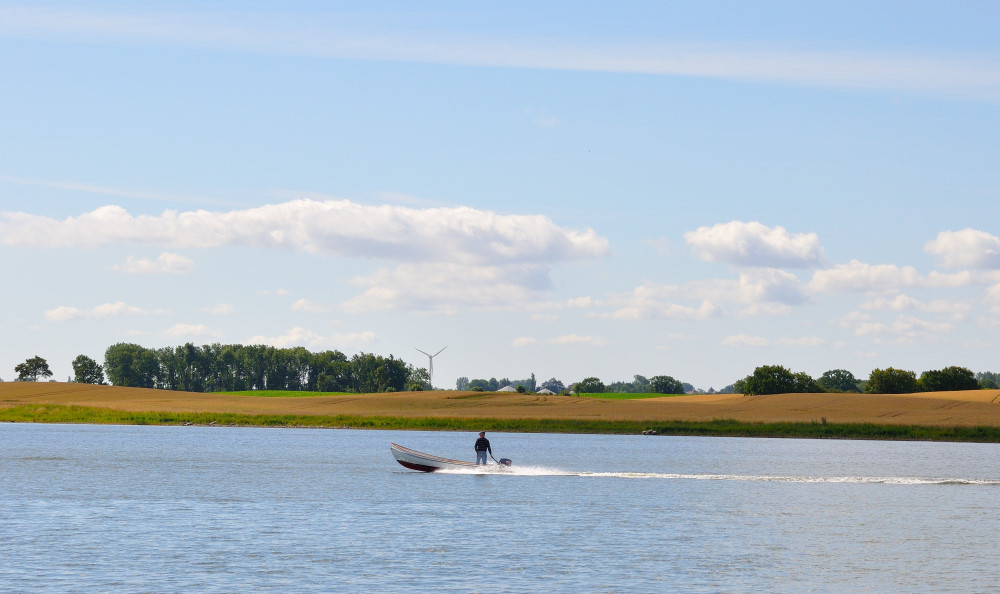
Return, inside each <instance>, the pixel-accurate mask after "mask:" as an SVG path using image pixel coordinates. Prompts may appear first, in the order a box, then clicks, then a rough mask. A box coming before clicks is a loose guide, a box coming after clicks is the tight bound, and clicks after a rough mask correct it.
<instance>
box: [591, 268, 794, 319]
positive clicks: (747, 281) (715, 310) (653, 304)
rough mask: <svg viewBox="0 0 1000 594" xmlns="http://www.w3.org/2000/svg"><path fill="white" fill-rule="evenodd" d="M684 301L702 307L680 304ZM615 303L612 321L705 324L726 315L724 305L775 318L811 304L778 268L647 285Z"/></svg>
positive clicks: (747, 313)
mask: <svg viewBox="0 0 1000 594" xmlns="http://www.w3.org/2000/svg"><path fill="white" fill-rule="evenodd" d="M682 299H691V300H695V301H696V302H700V305H697V306H695V305H684V304H680V303H677V301H678V300H682ZM615 301H616V302H617V303H619V304H620V305H619V307H618V309H616V310H615V311H614V313H613V314H611V316H610V317H612V318H617V319H673V320H703V319H706V318H711V317H715V316H720V315H723V314H724V313H725V311H724V310H723V308H722V307H721V306H720V305H719V303H722V302H730V303H741V304H744V305H746V306H747V307H746V308H744V309H743V310H742V312H741V314H742V315H762V314H763V315H774V314H779V313H786V312H788V311H789V310H790V309H791V306H794V305H799V304H801V303H804V302H806V301H808V296H807V295H806V294H805V291H804V287H803V284H802V282H801V281H800V280H799V278H798V277H797V276H795V275H794V274H792V273H790V272H786V271H784V270H778V269H775V268H752V269H749V270H744V271H742V272H741V273H740V275H739V278H738V279H708V280H699V281H692V282H690V283H686V284H684V285H660V284H656V283H649V282H647V283H644V284H642V285H640V286H638V287H636V288H635V289H633V290H632V292H630V293H627V294H624V295H620V296H618V297H617V298H615Z"/></svg>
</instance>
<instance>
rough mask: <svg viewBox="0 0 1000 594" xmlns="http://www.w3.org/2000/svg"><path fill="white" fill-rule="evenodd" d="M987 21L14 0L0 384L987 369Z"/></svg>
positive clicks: (1, 227) (627, 9)
mask: <svg viewBox="0 0 1000 594" xmlns="http://www.w3.org/2000/svg"><path fill="white" fill-rule="evenodd" d="M997 12H998V9H997V8H995V7H994V6H993V5H992V4H991V3H987V2H981V3H977V2H964V3H952V4H948V5H945V4H942V3H920V2H879V3H872V2H863V3H862V2H858V3H851V2H842V3H819V2H815V3H811V2H787V3H785V2H764V3H752V4H751V3H741V2H736V3H726V2H712V3H704V2H698V3H694V2H692V3H674V4H668V3H661V2H626V3H616V5H615V6H614V7H611V6H610V5H608V4H607V3H581V2H573V3H547V4H541V5H539V4H538V3H518V2H508V3H504V4H503V5H502V6H501V5H497V6H485V5H477V4H472V3H467V2H430V3H420V4H419V5H417V4H414V3H408V2H397V3H393V2H374V3H373V2H365V3H351V2H267V1H260V2H241V3H230V2H147V3H141V4H140V3H129V2H87V3H80V2H72V3H70V2H62V3H61V2H30V3H16V2H2V1H0V73H2V75H0V76H2V79H0V80H2V83H0V85H2V86H0V114H2V115H0V265H2V266H3V270H4V277H5V278H6V280H7V282H5V283H4V289H5V290H4V291H3V292H2V293H0V304H2V305H3V307H2V308H0V336H3V337H4V340H2V341H0V378H3V379H5V380H11V379H13V378H14V377H15V376H16V374H15V373H14V371H13V369H14V366H15V365H16V364H18V363H20V362H22V361H24V360H25V359H27V358H29V357H31V356H34V355H40V356H42V357H45V358H46V359H47V360H48V361H49V363H50V366H51V368H52V370H53V372H54V374H55V378H56V379H60V380H62V379H65V378H66V377H67V376H69V375H71V373H72V370H71V366H70V363H71V361H72V359H73V358H74V357H76V356H77V355H79V354H86V355H88V356H91V357H93V358H95V359H97V360H98V361H103V353H104V349H106V348H107V347H108V346H110V345H111V344H114V343H117V342H135V343H138V344H141V345H143V346H147V347H161V346H173V345H180V344H183V343H185V342H194V343H196V344H207V343H213V342H220V343H243V344H246V343H250V342H262V343H267V344H273V345H275V346H305V347H306V348H309V349H310V350H314V351H315V350H324V349H339V350H342V351H344V352H345V353H347V354H348V355H351V354H354V353H357V352H361V351H364V352H375V353H379V354H383V355H388V354H394V355H396V356H399V357H402V358H403V359H405V360H407V361H408V362H410V363H413V364H414V365H419V366H423V365H425V364H426V357H424V356H423V355H421V354H420V353H418V352H417V351H416V350H415V349H417V348H419V349H422V350H425V351H430V352H436V351H437V350H438V349H440V348H441V347H444V346H446V345H447V346H448V350H446V351H445V352H444V353H443V354H442V355H441V356H440V357H439V358H437V359H436V360H435V365H434V371H435V378H434V379H435V382H434V383H435V384H436V385H437V386H439V387H446V388H447V387H454V385H455V379H456V378H457V377H459V376H467V377H470V378H476V377H485V378H489V377H490V376H495V377H498V378H499V377H504V376H507V377H511V378H523V377H527V376H528V375H530V374H531V373H534V374H535V375H536V377H537V378H538V379H539V381H542V380H545V379H548V378H550V377H556V378H559V379H560V380H562V381H564V382H566V383H570V382H573V381H578V380H580V379H583V378H584V377H588V376H597V377H600V378H601V379H602V380H604V381H606V382H610V381H615V380H630V379H631V378H632V376H633V375H634V374H641V375H645V376H647V377H649V376H653V375H672V376H674V377H676V378H677V379H680V380H682V381H686V382H690V383H692V384H694V385H695V386H697V387H699V388H702V389H708V388H710V387H714V388H716V389H718V388H722V387H723V386H725V385H727V384H730V383H732V382H733V381H734V380H736V379H739V378H740V377H743V376H745V375H747V374H748V373H750V372H751V371H752V370H753V368H754V367H756V366H758V365H763V364H781V365H785V366H787V367H790V368H792V369H793V370H795V371H806V372H808V373H810V374H812V375H813V376H818V375H820V374H822V373H823V372H824V371H826V370H829V369H838V368H843V369H848V370H850V371H852V372H853V373H854V374H855V375H857V376H858V377H867V375H868V373H869V372H870V371H871V369H873V368H875V367H883V368H884V367H888V366H893V367H897V368H904V369H911V370H914V371H916V372H917V373H920V372H921V371H924V370H927V369H939V368H941V367H944V366H948V365H962V366H965V367H969V368H970V369H972V370H974V371H998V370H1000V364H998V363H997V361H996V356H995V353H996V352H997V351H996V342H997V340H996V338H995V336H996V335H997V332H998V330H1000V228H998V225H997V214H998V210H1000V209H998V207H997V206H996V203H997V200H996V194H997V188H998V187H1000V168H997V167H996V163H997V162H1000V159H998V157H1000V155H998V153H1000V149H998V148H997V144H996V138H998V137H1000V134H998V133H1000V115H998V109H997V107H998V103H1000V48H998V43H997V40H996V35H995V28H994V25H995V23H996V22H997V20H998V19H997V17H998V16H1000V15H998V14H997Z"/></svg>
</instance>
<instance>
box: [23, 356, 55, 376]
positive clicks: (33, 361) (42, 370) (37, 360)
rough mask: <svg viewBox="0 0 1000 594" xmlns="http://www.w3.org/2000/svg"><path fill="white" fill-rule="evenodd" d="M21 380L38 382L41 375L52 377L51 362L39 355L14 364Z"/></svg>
mask: <svg viewBox="0 0 1000 594" xmlns="http://www.w3.org/2000/svg"><path fill="white" fill-rule="evenodd" d="M14 371H16V372H17V381H19V382H37V381H38V378H39V377H52V371H50V370H49V362H48V361H46V360H45V359H42V358H41V357H39V356H38V355H35V356H34V357H32V358H30V359H27V360H26V361H25V362H24V363H19V364H17V365H15V366H14Z"/></svg>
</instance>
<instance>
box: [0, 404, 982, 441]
mask: <svg viewBox="0 0 1000 594" xmlns="http://www.w3.org/2000/svg"><path fill="white" fill-rule="evenodd" d="M0 422H17V423H87V424H111V425H187V424H192V425H223V426H232V427H327V428H331V427H336V428H352V429H394V430H425V431H473V432H475V431H504V432H512V433H513V432H517V433H587V434H623V435H630V434H639V433H642V432H643V431H645V430H650V429H651V430H654V431H656V432H657V433H658V434H659V435H700V436H714V437H798V438H816V439H877V440H900V441H914V440H919V441H965V442H987V443H1000V427H931V426H920V425H874V424H870V423H820V422H812V423H744V422H740V421H735V420H732V419H716V420H712V421H704V422H689V421H668V422H653V423H647V422H641V421H572V420H546V419H512V420H506V419H458V418H413V419H411V418H404V417H361V416H351V415H330V416H312V415H240V414H229V413H168V412H127V411H119V410H111V409H103V408H91V407H85V406H64V405H55V404H25V405H19V406H12V407H8V408H0Z"/></svg>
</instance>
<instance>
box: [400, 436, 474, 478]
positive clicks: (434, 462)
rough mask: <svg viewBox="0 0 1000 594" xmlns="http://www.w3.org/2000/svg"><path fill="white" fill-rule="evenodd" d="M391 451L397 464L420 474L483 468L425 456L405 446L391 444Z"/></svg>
mask: <svg viewBox="0 0 1000 594" xmlns="http://www.w3.org/2000/svg"><path fill="white" fill-rule="evenodd" d="M389 450H390V451H392V457H393V458H395V459H396V462H399V464H400V465H401V466H403V467H404V468H409V469H410V470H418V471H420V472H438V471H441V470H475V469H476V468H477V467H479V468H483V467H482V466H480V465H477V464H474V463H472V462H464V461H462V460H451V459H449V458H442V457H440V456H434V455H432V454H425V453H423V452H418V451H416V450H411V449H410V448H404V447H403V446H401V445H399V444H395V443H391V444H389Z"/></svg>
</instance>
